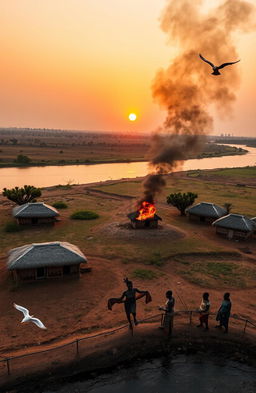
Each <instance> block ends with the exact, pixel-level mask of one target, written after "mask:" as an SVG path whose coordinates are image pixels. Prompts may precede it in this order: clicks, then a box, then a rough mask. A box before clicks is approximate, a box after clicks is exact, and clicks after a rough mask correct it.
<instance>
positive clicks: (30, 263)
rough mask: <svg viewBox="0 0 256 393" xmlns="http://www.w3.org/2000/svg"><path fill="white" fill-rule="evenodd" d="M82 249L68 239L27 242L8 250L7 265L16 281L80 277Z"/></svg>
mask: <svg viewBox="0 0 256 393" xmlns="http://www.w3.org/2000/svg"><path fill="white" fill-rule="evenodd" d="M81 263H87V259H86V257H85V255H84V254H83V253H82V251H81V250H80V249H79V248H78V247H76V246H75V245H73V244H70V243H67V242H48V243H35V244H26V245H24V246H21V247H17V248H13V249H12V250H10V251H9V257H8V261H7V269H8V270H9V271H10V272H11V273H12V276H13V278H14V280H15V281H34V280H41V279H50V278H57V277H64V276H65V277H79V275H80V264H81Z"/></svg>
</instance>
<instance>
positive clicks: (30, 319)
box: [13, 303, 47, 329]
mask: <svg viewBox="0 0 256 393" xmlns="http://www.w3.org/2000/svg"><path fill="white" fill-rule="evenodd" d="M13 305H14V307H15V308H16V310H19V311H21V312H22V313H23V315H24V318H23V319H22V321H21V323H23V322H33V323H34V324H35V325H36V326H38V327H39V328H41V329H47V328H46V327H45V326H44V324H43V322H41V321H40V319H38V318H34V316H33V315H29V311H28V310H27V309H26V308H25V307H22V306H19V305H18V304H15V303H13Z"/></svg>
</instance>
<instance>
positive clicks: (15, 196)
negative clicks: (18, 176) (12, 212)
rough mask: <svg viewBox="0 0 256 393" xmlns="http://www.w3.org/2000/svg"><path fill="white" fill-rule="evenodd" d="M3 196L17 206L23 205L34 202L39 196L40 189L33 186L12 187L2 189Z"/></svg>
mask: <svg viewBox="0 0 256 393" xmlns="http://www.w3.org/2000/svg"><path fill="white" fill-rule="evenodd" d="M3 196H5V197H6V198H8V199H10V201H13V202H15V203H17V205H24V204H25V203H28V202H36V200H35V198H37V197H40V196H41V190H40V188H36V187H34V186H27V185H25V186H24V187H21V188H19V187H14V188H12V189H7V188H4V191H3Z"/></svg>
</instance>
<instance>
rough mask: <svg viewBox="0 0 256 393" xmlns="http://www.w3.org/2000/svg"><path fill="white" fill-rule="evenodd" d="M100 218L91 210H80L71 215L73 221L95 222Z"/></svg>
mask: <svg viewBox="0 0 256 393" xmlns="http://www.w3.org/2000/svg"><path fill="white" fill-rule="evenodd" d="M98 217H99V215H98V214H97V213H94V212H91V211H89V210H80V211H77V212H75V213H73V214H72V215H71V218H73V220H94V219H95V218H98Z"/></svg>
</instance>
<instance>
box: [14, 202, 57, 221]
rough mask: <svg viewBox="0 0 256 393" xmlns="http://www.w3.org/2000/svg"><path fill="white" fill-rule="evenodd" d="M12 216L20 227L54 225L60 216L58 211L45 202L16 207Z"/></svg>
mask: <svg viewBox="0 0 256 393" xmlns="http://www.w3.org/2000/svg"><path fill="white" fill-rule="evenodd" d="M12 214H13V217H14V218H16V220H17V222H18V224H20V225H26V224H27V225H38V224H53V223H54V222H55V221H56V217H57V216H59V212H58V210H56V209H55V208H54V207H52V206H49V205H47V204H46V203H44V202H35V203H26V204H24V205H21V206H16V207H14V208H13V210H12Z"/></svg>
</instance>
